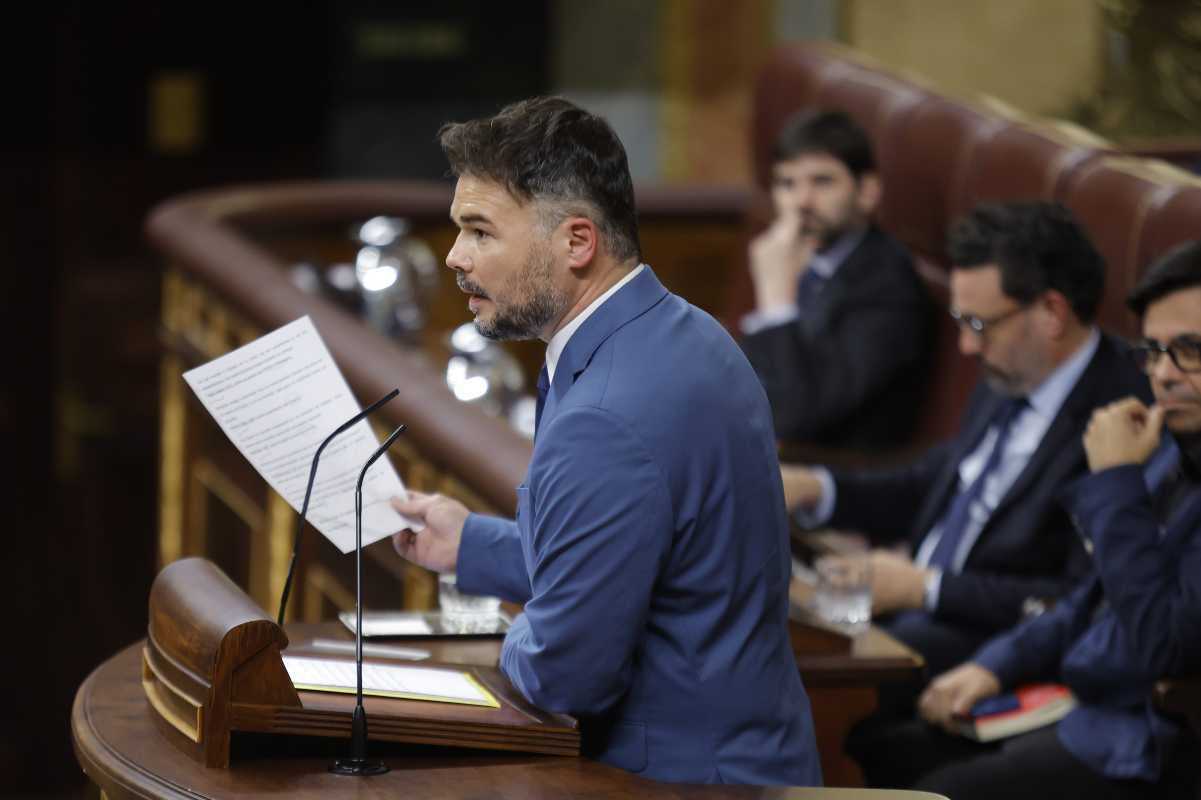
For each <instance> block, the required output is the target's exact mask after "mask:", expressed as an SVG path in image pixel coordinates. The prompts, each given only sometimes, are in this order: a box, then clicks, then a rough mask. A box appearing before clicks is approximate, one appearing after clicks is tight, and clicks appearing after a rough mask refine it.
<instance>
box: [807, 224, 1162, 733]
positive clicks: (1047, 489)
mask: <svg viewBox="0 0 1201 800" xmlns="http://www.w3.org/2000/svg"><path fill="white" fill-rule="evenodd" d="M949 249H950V255H951V259H952V264H953V266H952V271H951V314H952V316H953V317H954V318H955V319H956V320H957V321H958V322H959V325H960V336H959V347H960V350H961V351H962V352H963V353H965V354H967V355H970V356H974V357H976V358H977V359H978V361H979V364H980V368H981V370H982V372H983V374H984V381H983V382H982V384H981V385H980V386H979V387H977V389H976V391H975V393H974V395H973V397H972V398H971V401H970V403H969V406H968V409H967V411H966V413H965V414H964V417H963V420H962V423H961V425H960V428H959V432H958V433H957V434H956V435H955V436H954V437H952V438H951V439H950V440H949V441H946V442H944V443H942V444H940V445H938V446H935V447H934V448H932V449H931V450H930V451H929V452H927V453H925V454H924V455H923V456H922V457H920V458H919V459H918V460H917V461H916V462H914V463H912V464H908V465H905V466H902V467H899V468H895V469H888V470H884V471H860V472H850V471H833V472H831V471H827V470H824V469H820V468H818V469H813V468H806V467H785V468H784V473H785V474H784V480H785V494H786V496H787V497H788V498H789V502H790V504H791V505H792V507H794V508H797V509H799V514H798V516H799V517H800V518H801V520H802V522H806V523H810V524H817V523H821V524H828V525H831V526H834V527H837V528H846V529H855V530H859V531H862V532H863V533H865V534H867V535H868V536H869V537H870V538H871V540H872V542H873V543H875V544H877V545H882V546H890V547H895V546H897V545H899V544H900V543H906V544H907V547H906V549H905V552H904V553H903V554H902V553H899V552H897V551H896V550H895V549H878V550H875V551H873V552H872V555H871V562H872V563H871V566H872V592H873V597H872V605H873V610H874V612H875V614H876V615H878V616H879V617H881V618H882V624H884V626H885V627H886V628H887V629H888V630H889V631H890V632H891V633H892V634H893V635H895V636H897V637H898V638H899V639H901V640H902V641H904V642H905V643H906V644H908V645H910V646H911V647H913V648H914V649H916V650H917V651H918V652H919V653H921V654H922V656H923V657H924V658H925V659H926V663H927V666H928V668H929V672H928V674H930V675H936V674H938V673H940V672H941V671H943V670H945V669H948V668H950V667H951V666H954V665H955V664H958V663H960V662H961V661H962V660H963V659H965V658H967V657H968V656H969V655H970V654H971V653H972V652H974V651H975V649H976V648H977V647H978V646H979V645H980V644H981V643H982V642H983V641H985V640H986V639H987V638H988V637H990V636H992V635H994V634H996V633H998V632H1000V631H1003V630H1005V629H1007V628H1010V627H1012V626H1013V625H1015V624H1017V622H1018V621H1020V620H1021V619H1022V617H1023V614H1024V613H1025V612H1028V611H1030V610H1031V609H1037V608H1039V607H1041V605H1042V604H1043V603H1045V602H1046V601H1047V600H1049V599H1052V598H1055V597H1059V596H1062V595H1063V594H1065V593H1066V592H1067V591H1068V590H1069V589H1070V588H1071V587H1072V586H1073V585H1074V584H1075V583H1076V582H1078V581H1079V580H1080V579H1082V578H1083V577H1084V576H1085V575H1086V574H1087V573H1088V569H1089V562H1088V558H1087V556H1086V554H1085V553H1084V550H1083V548H1082V547H1081V545H1080V542H1079V540H1078V539H1077V537H1076V536H1074V535H1073V534H1072V532H1071V527H1070V525H1069V524H1068V521H1067V518H1066V517H1065V516H1064V514H1063V511H1062V510H1061V509H1060V508H1059V506H1058V505H1057V504H1056V502H1055V499H1054V498H1055V492H1056V490H1057V489H1058V488H1059V487H1060V486H1062V485H1063V483H1064V482H1065V481H1067V480H1069V479H1071V478H1073V477H1075V476H1077V475H1079V474H1081V473H1082V472H1083V471H1084V469H1085V460H1084V451H1083V449H1082V448H1081V446H1080V435H1081V433H1082V432H1083V431H1084V426H1085V424H1086V423H1087V421H1088V419H1089V416H1090V414H1091V413H1092V411H1093V409H1094V408H1096V407H1098V406H1100V405H1104V404H1105V403H1108V402H1111V401H1113V400H1115V399H1117V398H1120V397H1126V396H1128V395H1136V396H1142V397H1149V390H1148V388H1147V383H1146V379H1145V377H1144V376H1142V375H1141V374H1140V373H1139V372H1138V371H1137V370H1136V369H1135V368H1134V366H1133V365H1132V364H1131V363H1130V361H1129V359H1128V358H1126V357H1124V356H1123V354H1122V353H1121V352H1120V347H1121V346H1120V345H1119V344H1118V343H1117V342H1115V341H1113V340H1111V339H1109V338H1108V337H1107V336H1104V335H1103V334H1101V333H1100V332H1099V331H1098V330H1097V329H1096V328H1095V327H1094V325H1093V317H1094V314H1095V311H1096V308H1097V304H1098V302H1099V300H1100V298H1101V291H1102V284H1103V279H1104V265H1103V263H1102V260H1101V257H1100V256H1099V255H1098V253H1097V251H1096V250H1095V249H1094V248H1093V246H1092V244H1091V243H1090V242H1089V240H1088V238H1087V237H1086V236H1085V234H1084V232H1083V231H1082V230H1081V229H1080V227H1079V226H1078V225H1077V224H1076V222H1075V221H1074V220H1073V219H1072V217H1071V215H1070V214H1069V212H1068V211H1067V210H1066V209H1064V208H1063V207H1061V206H1057V205H1052V204H1046V203H1029V204H1008V205H993V206H981V207H980V208H978V209H976V210H975V211H974V212H972V213H971V214H969V215H968V216H967V217H966V218H964V219H963V220H961V221H960V222H959V223H957V224H956V225H955V226H954V227H953V228H952V230H951V233H950V240H949ZM899 694H902V695H903V694H904V693H899ZM912 699H913V695H912V693H910V694H909V695H908V697H907V699H906V698H904V697H902V702H901V703H900V706H901V709H900V710H902V711H907V710H908V709H907V708H905V706H906V705H907V703H911V702H912Z"/></svg>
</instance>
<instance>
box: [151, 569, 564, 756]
mask: <svg viewBox="0 0 1201 800" xmlns="http://www.w3.org/2000/svg"><path fill="white" fill-rule="evenodd" d="M287 648H288V637H287V636H286V635H285V634H284V632H283V630H282V629H281V628H280V627H279V625H277V624H276V623H275V621H274V620H272V619H271V618H270V617H269V616H267V614H266V613H265V612H264V611H263V609H261V608H260V607H259V606H258V605H256V604H255V603H254V602H253V601H252V600H251V599H250V598H249V597H248V596H247V595H246V593H245V592H243V591H242V590H241V589H239V588H238V587H237V586H236V585H235V584H234V582H233V581H231V580H230V579H229V578H228V577H226V575H225V574H224V573H223V572H221V570H219V569H218V568H217V567H216V566H215V565H214V564H213V563H212V562H210V561H206V560H204V559H201V558H186V559H182V560H180V561H176V562H174V563H172V564H169V565H168V566H167V567H165V568H164V569H163V570H162V572H160V573H159V575H158V577H157V578H155V581H154V586H153V587H152V588H151V590H150V627H149V633H148V636H147V639H146V645H145V647H144V648H143V650H142V687H143V689H144V690H145V693H146V698H147V700H149V701H150V706H151V708H152V709H153V710H154V714H153V717H154V718H155V721H156V723H157V724H158V726H159V728H160V729H162V730H163V732H164V733H165V734H166V735H167V737H168V738H169V739H170V740H171V741H172V742H173V743H174V744H176V745H177V746H178V747H179V748H181V749H182V750H183V751H184V752H186V753H188V754H189V755H190V756H191V757H192V758H194V759H195V760H197V761H199V762H201V763H203V764H204V765H205V766H208V767H227V766H229V749H230V735H231V734H232V733H233V732H234V731H247V732H257V733H278V734H293V735H302V736H336V737H349V736H350V721H351V712H352V711H353V710H354V697H353V696H352V695H342V694H334V693H328V692H312V691H297V690H296V689H295V687H293V685H292V681H291V679H290V678H289V677H288V673H287V670H285V669H284V664H283V659H282V657H281V653H282V651H283V650H285V649H287ZM291 652H292V650H289V653H291ZM366 660H373V659H366ZM454 668H455V669H459V670H466V671H469V672H470V673H471V674H472V675H473V676H474V677H475V679H476V680H477V681H479V682H480V684H482V685H483V686H485V687H486V688H487V689H488V690H489V691H490V692H492V694H493V695H494V696H495V697H496V699H497V701H498V702H499V703H500V704H501V707H500V708H499V709H494V708H483V707H479V706H465V705H451V704H445V703H435V702H425V701H420V700H400V699H393V698H382V697H366V698H364V701H363V702H364V707H365V708H366V709H367V713H368V715H369V716H370V719H371V729H370V733H371V738H373V739H385V740H390V741H397V742H411V743H420V744H436V745H445V746H453V747H475V748H483V749H489V750H517V751H523V752H529V753H547V754H552V755H572V756H574V755H578V754H579V750H580V736H579V727H578V723H577V722H576V721H575V720H574V719H572V718H571V717H568V716H565V715H562V714H548V713H546V712H544V711H541V710H539V709H536V708H534V707H533V706H531V705H530V704H529V703H528V702H526V701H525V699H524V698H523V697H521V695H520V694H519V693H518V692H517V691H516V690H515V689H514V688H513V686H512V685H511V684H510V683H509V682H508V680H507V679H506V678H505V677H504V676H503V675H502V674H501V673H500V671H499V670H497V669H496V668H495V667H479V666H471V667H465V666H463V665H455V667H454Z"/></svg>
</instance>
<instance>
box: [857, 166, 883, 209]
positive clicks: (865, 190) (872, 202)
mask: <svg viewBox="0 0 1201 800" xmlns="http://www.w3.org/2000/svg"><path fill="white" fill-rule="evenodd" d="M883 191H884V187H883V184H881V183H880V176H879V174H877V173H875V172H865V173H863V174H862V175H860V176H859V187H858V191H857V192H856V197H855V199H856V205H858V206H859V211H860V212H861V213H862V214H863V215H864V216H865V217H869V216H871V215H872V214H873V213H874V212H875V210H876V206H878V205H880V195H881V194H882V193H883Z"/></svg>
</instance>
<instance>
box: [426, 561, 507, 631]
mask: <svg viewBox="0 0 1201 800" xmlns="http://www.w3.org/2000/svg"><path fill="white" fill-rule="evenodd" d="M438 608H439V609H440V610H441V612H442V626H443V627H444V628H445V629H446V630H447V631H448V632H450V633H481V632H488V631H492V630H494V629H495V627H496V615H497V614H499V613H500V598H499V597H486V596H482V595H474V594H463V593H462V592H460V591H459V587H458V584H456V583H455V574H454V573H453V572H446V573H443V574H441V575H439V576H438Z"/></svg>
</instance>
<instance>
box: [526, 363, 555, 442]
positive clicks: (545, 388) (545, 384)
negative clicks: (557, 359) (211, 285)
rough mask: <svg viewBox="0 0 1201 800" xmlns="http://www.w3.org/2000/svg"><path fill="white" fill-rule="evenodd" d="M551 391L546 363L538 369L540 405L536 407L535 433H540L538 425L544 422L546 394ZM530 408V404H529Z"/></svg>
mask: <svg viewBox="0 0 1201 800" xmlns="http://www.w3.org/2000/svg"><path fill="white" fill-rule="evenodd" d="M549 391H550V374H549V373H548V372H547V371H546V364H543V365H542V369H540V370H538V405H537V406H535V408H534V435H537V434H538V426H539V424H540V423H541V422H542V407H543V406H545V405H546V394H547V392H549ZM527 408H528V406H527Z"/></svg>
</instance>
